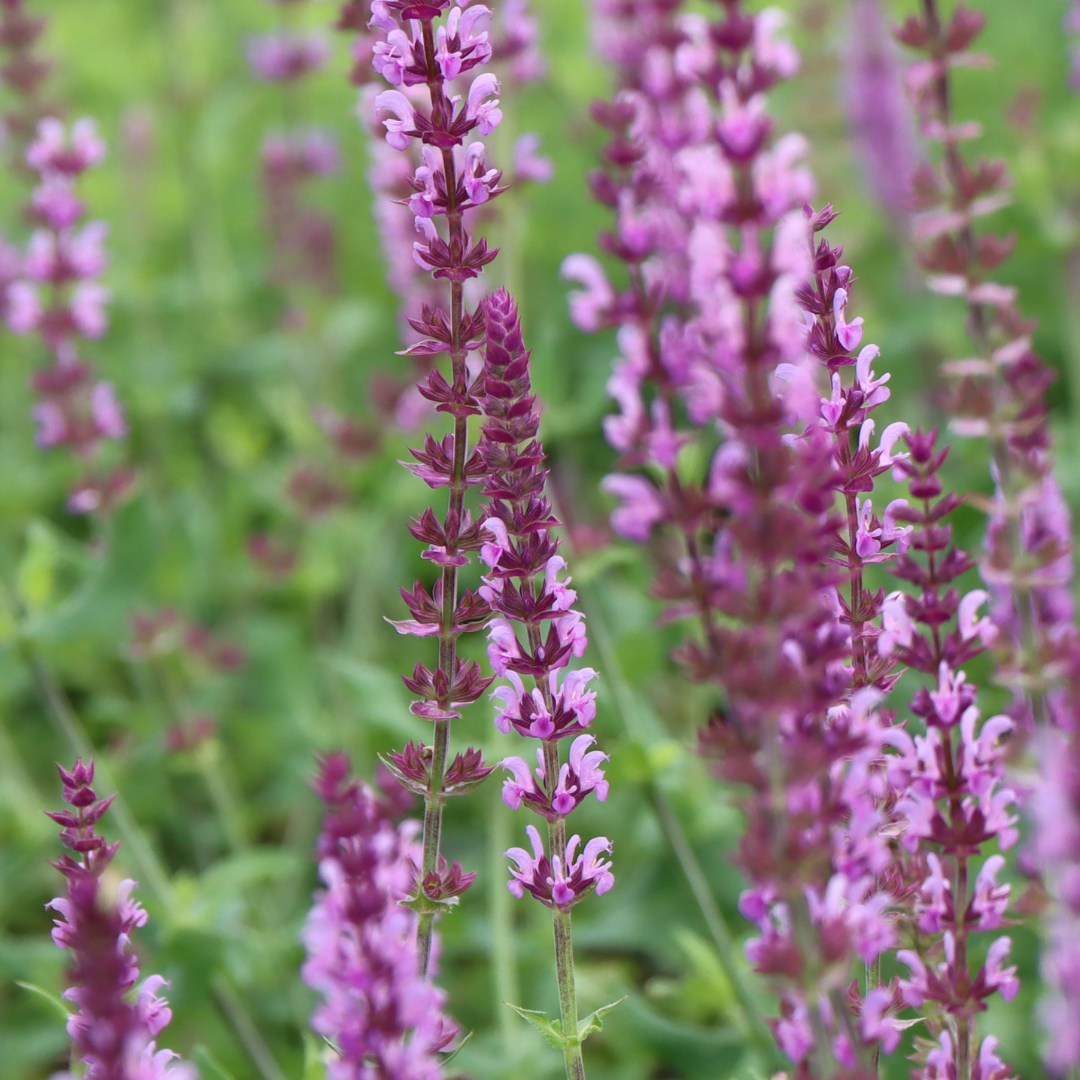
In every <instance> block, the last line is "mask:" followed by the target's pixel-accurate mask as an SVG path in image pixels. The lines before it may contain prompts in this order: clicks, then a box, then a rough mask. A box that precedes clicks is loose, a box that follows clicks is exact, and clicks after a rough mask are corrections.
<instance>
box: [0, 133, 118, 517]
mask: <svg viewBox="0 0 1080 1080" xmlns="http://www.w3.org/2000/svg"><path fill="white" fill-rule="evenodd" d="M104 155H105V146H104V144H103V143H102V142H101V140H100V139H99V138H98V136H97V130H96V127H95V125H94V122H93V120H89V119H82V120H78V121H76V122H75V123H74V124H73V125H72V126H71V129H70V131H69V130H68V129H67V128H66V127H65V125H64V124H63V123H61V121H59V120H56V119H53V118H51V117H47V118H46V119H44V120H42V121H41V123H40V124H39V125H38V130H37V137H36V138H35V140H34V141H33V142H32V143H31V144H30V146H29V147H28V148H27V151H26V160H27V163H28V164H29V165H30V166H31V167H32V168H33V169H34V170H35V171H36V172H37V174H38V177H39V179H40V183H39V184H38V187H37V188H36V190H35V191H34V194H33V197H32V200H31V205H30V212H31V215H32V217H33V219H34V220H35V221H36V222H37V223H38V224H39V228H37V229H35V230H34V233H33V235H32V236H31V237H30V243H29V247H28V249H27V252H26V256H25V258H24V259H23V261H22V275H23V276H22V277H21V278H20V280H18V281H16V282H15V283H14V284H12V285H11V286H10V287H9V289H8V292H7V312H6V318H7V325H8V328H9V329H10V330H11V331H12V332H13V333H16V334H36V335H37V336H39V337H40V338H41V340H42V342H43V343H44V344H45V346H46V347H47V348H48V350H49V352H50V353H51V354H52V357H53V359H54V363H53V365H52V366H51V367H48V368H45V369H42V370H40V371H38V372H37V374H36V375H35V376H34V380H33V386H34V390H35V391H36V392H37V394H38V403H37V405H35V406H34V419H35V420H36V421H37V425H38V430H37V442H38V445H39V446H41V447H43V448H51V447H54V446H65V447H67V448H68V449H69V450H70V452H71V453H72V454H73V456H74V457H75V459H76V461H78V462H79V463H80V465H81V466H82V468H83V476H82V478H81V479H80V480H79V482H78V484H77V486H76V487H75V489H74V490H73V491H72V493H71V496H70V498H69V499H68V509H69V510H70V511H71V512H72V513H75V514H88V513H94V512H99V511H105V510H108V509H110V508H111V507H113V506H115V505H116V503H117V501H118V500H119V499H120V498H122V496H123V495H124V493H125V492H126V491H127V489H128V487H129V486H130V484H131V481H132V475H131V472H130V471H129V470H128V469H125V468H115V469H113V470H112V471H109V472H102V471H100V470H98V469H95V468H93V467H92V466H91V463H92V462H93V461H94V460H95V459H96V458H99V457H100V451H101V448H102V445H103V443H104V442H105V441H106V440H119V439H122V438H124V436H125V435H126V434H127V424H126V422H125V420H124V413H123V409H122V407H121V405H120V402H119V400H118V399H117V396H116V391H115V390H114V388H113V386H112V384H111V383H109V382H105V381H103V380H100V379H98V378H97V377H96V376H95V374H94V371H93V368H92V367H91V366H90V365H89V364H88V363H86V362H85V361H84V360H82V359H80V357H79V345H80V342H81V340H83V339H92V338H99V337H101V336H102V334H104V333H105V330H106V329H107V327H108V318H107V315H106V311H105V305H106V303H107V302H108V299H109V290H108V289H107V288H105V286H103V285H102V284H101V282H100V281H99V280H98V278H99V276H100V275H101V273H102V272H103V271H104V269H105V263H106V256H105V247H104V244H105V236H106V234H107V232H108V229H107V227H106V226H105V224H104V223H103V222H100V221H91V222H87V223H85V224H83V225H80V224H79V222H80V220H81V219H82V217H83V213H84V206H83V203H82V200H81V199H80V198H79V197H78V195H76V193H75V182H76V180H77V179H78V177H79V176H80V175H81V174H82V173H83V172H85V171H86V170H87V169H88V168H90V167H91V166H93V165H96V164H97V163H98V162H99V161H100V160H101V159H102V157H104Z"/></svg>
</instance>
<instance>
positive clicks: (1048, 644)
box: [898, 0, 1080, 1070]
mask: <svg viewBox="0 0 1080 1080" xmlns="http://www.w3.org/2000/svg"><path fill="white" fill-rule="evenodd" d="M984 22H985V16H984V15H983V14H982V13H979V12H975V11H972V10H970V9H968V8H966V7H965V6H963V5H959V6H957V7H956V9H955V10H954V11H953V14H952V16H951V18H950V19H949V20H948V22H946V21H945V20H944V19H943V18H942V16H941V13H940V11H939V8H938V5H937V3H936V2H933V0H927V3H926V4H924V6H923V11H922V12H921V14H920V15H918V16H912V17H910V18H908V19H907V21H906V22H905V23H904V24H903V26H902V27H901V28H900V30H899V32H898V37H899V39H900V40H901V42H903V43H904V44H905V45H907V46H908V47H909V48H911V49H913V50H914V51H916V52H917V53H919V54H920V58H919V59H918V60H916V61H915V62H914V63H913V64H911V65H910V67H909V68H908V70H907V73H906V83H907V88H908V92H909V95H910V97H911V100H912V102H913V105H914V107H915V112H916V115H917V118H918V121H919V126H920V129H921V132H922V134H923V136H924V137H925V138H926V139H927V140H928V141H929V142H930V143H932V144H937V145H938V146H939V147H940V151H939V153H938V155H937V157H938V163H937V164H934V163H931V162H928V163H926V164H924V165H923V166H921V167H920V168H919V169H918V170H917V171H916V173H915V175H914V177H913V179H912V191H913V194H914V208H915V210H916V217H915V221H914V231H915V237H916V239H917V240H918V241H919V242H920V248H919V251H918V257H919V261H920V263H921V264H922V266H923V268H924V269H925V270H926V272H927V275H928V277H927V284H928V285H929V287H930V288H931V289H932V290H933V291H934V292H936V293H938V294H940V295H944V296H955V297H957V298H959V299H961V300H962V301H963V302H964V304H965V307H966V309H967V319H966V324H967V327H968V331H969V335H970V338H971V343H972V346H973V352H974V355H973V356H969V357H967V358H965V359H963V360H950V361H947V362H946V363H945V364H944V365H943V371H944V373H945V374H946V375H947V376H949V377H950V379H951V381H952V383H953V394H952V401H951V403H950V406H951V412H952V414H953V416H954V419H953V421H952V425H951V426H952V428H953V430H954V431H955V432H956V433H957V434H959V435H962V436H967V437H981V438H986V439H987V441H988V444H989V450H990V459H991V475H992V479H993V482H994V493H993V496H992V497H991V498H990V499H979V500H976V501H977V502H978V504H980V505H981V506H982V508H983V509H984V510H985V511H986V513H987V517H988V522H987V542H986V550H985V552H984V553H983V557H982V558H981V560H980V564H979V569H980V572H981V574H982V577H983V580H984V582H985V583H986V585H987V588H988V590H989V592H990V594H991V597H990V605H989V610H988V613H987V615H988V618H989V619H990V621H991V622H992V624H993V626H994V628H995V631H996V633H995V635H994V640H993V643H992V647H993V652H994V659H995V661H996V673H995V679H996V681H997V682H999V683H1001V684H1002V685H1004V686H1006V687H1008V688H1009V689H1011V690H1012V691H1013V694H1014V700H1013V704H1012V706H1011V707H1010V715H1011V717H1012V718H1013V720H1014V721H1015V722H1016V728H1017V730H1016V736H1017V741H1019V742H1022V741H1023V740H1025V739H1027V738H1029V737H1030V735H1031V732H1032V729H1033V727H1034V726H1035V725H1039V726H1042V727H1048V726H1056V727H1059V728H1060V729H1061V730H1062V731H1064V732H1066V733H1067V735H1066V737H1067V738H1068V739H1070V740H1072V741H1075V740H1076V739H1077V727H1076V721H1075V717H1076V716H1077V714H1078V710H1080V696H1078V692H1080V684H1078V683H1077V680H1076V678H1075V676H1074V672H1075V671H1076V670H1077V669H1078V666H1080V652H1078V650H1080V645H1078V640H1080V637H1078V634H1077V627H1076V619H1075V611H1074V604H1073V598H1072V529H1071V522H1070V518H1069V513H1068V509H1067V507H1066V505H1065V501H1064V499H1063V498H1062V495H1061V492H1060V489H1059V487H1058V484H1057V481H1056V479H1055V477H1054V474H1053V452H1052V439H1051V434H1050V428H1049V424H1048V403H1047V396H1046V395H1047V390H1048V388H1049V386H1050V384H1051V382H1052V381H1053V375H1052V373H1051V371H1050V370H1049V368H1047V366H1046V365H1045V364H1044V363H1043V362H1042V361H1041V360H1040V359H1039V358H1038V357H1037V356H1036V355H1035V353H1034V352H1033V350H1032V345H1031V330H1032V324H1031V323H1030V322H1029V321H1027V320H1025V319H1024V317H1023V315H1022V314H1021V312H1020V310H1019V308H1018V306H1017V302H1016V301H1017V290H1016V289H1015V288H1014V287H1012V286H1009V285H1006V284H1002V283H1000V282H998V281H995V280H993V279H992V277H991V275H992V274H993V273H994V272H995V271H996V270H997V268H998V267H999V266H1000V265H1001V264H1002V263H1003V262H1004V261H1005V259H1006V258H1007V257H1008V255H1009V253H1010V251H1011V248H1012V241H1011V239H1010V238H1008V237H1005V236H1001V235H998V234H995V233H993V232H990V231H986V230H980V229H979V228H978V225H979V222H980V219H981V218H984V217H985V216H987V215H988V214H991V213H993V212H994V211H995V210H998V209H1000V208H1001V207H1003V206H1005V205H1007V203H1008V202H1009V200H1010V190H1009V189H1010V186H1011V179H1010V177H1009V174H1008V171H1007V169H1006V167H1005V165H1004V163H1002V162H1000V161H986V160H983V159H978V160H974V161H973V160H971V159H970V158H969V157H968V156H967V155H966V154H965V150H964V143H965V142H966V141H968V140H970V139H972V138H974V137H976V136H977V135H978V134H979V128H978V125H972V124H969V123H962V122H959V121H958V120H957V118H956V117H955V116H954V115H953V112H952V102H953V100H954V99H955V94H954V92H953V87H952V80H953V71H954V70H955V69H956V68H958V67H961V66H964V65H965V64H979V63H981V62H982V61H981V58H980V57H979V56H978V55H977V54H974V53H972V52H971V46H972V45H973V43H974V42H975V40H976V39H977V37H978V35H979V33H980V32H981V31H982V28H983V24H984ZM1037 741H1038V743H1039V744H1040V745H1039V749H1040V750H1041V751H1042V752H1043V753H1045V751H1046V747H1047V746H1048V745H1051V744H1052V742H1053V737H1052V736H1048V735H1041V734H1040V735H1039V737H1038V740H1037ZM1062 755H1063V757H1064V759H1065V760H1073V759H1074V758H1075V751H1073V750H1067V751H1063V752H1062ZM1044 827H1045V821H1044ZM1051 828H1052V826H1051ZM1035 851H1036V854H1037V855H1039V854H1042V855H1046V854H1047V853H1048V852H1058V853H1059V854H1060V856H1061V859H1062V861H1061V862H1053V863H1044V864H1042V866H1041V869H1042V871H1043V875H1044V878H1045V879H1046V880H1047V882H1048V883H1049V884H1050V885H1051V888H1052V889H1054V890H1055V895H1054V903H1052V904H1051V905H1050V909H1049V910H1050V914H1049V916H1048V923H1047V930H1048V943H1047V953H1046V955H1047V961H1046V964H1045V965H1044V967H1045V972H1046V975H1047V982H1048V985H1049V989H1050V1006H1049V1007H1048V1009H1047V1010H1046V1013H1045V1016H1046V1017H1047V1019H1048V1021H1049V1023H1050V1042H1049V1047H1048V1053H1049V1055H1050V1058H1051V1059H1052V1061H1053V1062H1054V1065H1055V1067H1056V1068H1058V1069H1061V1070H1064V1069H1065V1068H1066V1067H1068V1066H1072V1065H1076V1064H1078V1063H1080V1044H1078V1043H1077V1040H1076V1039H1075V1036H1074V1034H1073V1031H1072V1029H1073V1028H1074V1027H1075V1023H1074V1022H1073V1021H1066V1020H1065V1019H1064V1018H1065V1017H1067V1016H1071V1017H1073V1018H1075V1016H1076V1015H1078V1014H1080V986H1078V985H1077V980H1076V979H1075V976H1074V975H1072V974H1070V973H1069V971H1068V965H1067V963H1066V964H1065V965H1064V966H1058V965H1057V964H1056V963H1055V958H1056V957H1057V956H1061V957H1067V956H1068V955H1069V948H1070V942H1069V941H1068V940H1065V939H1061V940H1059V934H1061V933H1062V932H1063V931H1064V932H1066V933H1067V932H1068V929H1069V926H1070V917H1071V916H1070V912H1073V911H1074V910H1075V900H1074V899H1073V898H1072V897H1071V895H1070V892H1069V887H1068V882H1069V881H1071V880H1072V879H1073V878H1074V877H1075V876H1076V875H1077V873H1078V865H1080V864H1078V863H1077V861H1076V858H1075V854H1074V853H1072V852H1071V851H1070V850H1069V849H1068V848H1061V847H1058V846H1056V845H1055V844H1053V843H1051V844H1049V845H1040V843H1039V841H1038V840H1037V839H1036V843H1035ZM1062 889H1064V891H1060V890H1062Z"/></svg>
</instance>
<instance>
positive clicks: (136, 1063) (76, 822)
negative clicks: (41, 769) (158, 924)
mask: <svg viewBox="0 0 1080 1080" xmlns="http://www.w3.org/2000/svg"><path fill="white" fill-rule="evenodd" d="M60 779H61V780H62V781H63V785H64V795H63V798H64V802H66V803H67V804H68V805H69V806H70V807H71V808H72V809H71V810H59V811H55V812H50V813H49V815H48V816H49V817H50V818H52V819H53V821H55V822H56V823H57V824H58V825H60V826H61V827H62V829H61V833H60V840H61V842H62V843H63V845H64V846H65V847H66V848H69V849H70V850H71V851H73V852H74V853H75V855H74V857H72V856H70V855H63V856H61V858H60V859H59V861H58V862H55V863H53V865H54V866H55V867H56V869H57V870H59V871H60V873H62V874H63V875H64V877H65V878H66V879H67V883H68V884H67V895H66V896H62V897H57V899H55V900H52V901H51V902H50V903H49V904H48V905H47V906H48V907H50V908H52V909H53V910H54V911H56V912H58V913H59V915H60V918H58V919H55V920H54V929H53V932H52V938H53V941H54V942H55V943H56V946H57V948H60V949H70V950H71V953H72V965H71V968H70V969H69V973H68V977H69V981H70V982H71V986H70V987H69V988H68V989H67V990H66V991H65V992H64V998H65V999H66V1000H68V1001H71V1002H72V1003H73V1004H74V1005H75V1006H76V1007H77V1010H78V1011H77V1012H74V1013H72V1014H71V1017H70V1019H69V1020H68V1034H69V1035H70V1036H71V1040H72V1046H73V1050H74V1054H75V1056H76V1057H77V1058H78V1060H79V1062H80V1063H81V1064H82V1065H83V1067H84V1068H85V1070H86V1073H85V1075H86V1077H87V1080H196V1073H195V1070H194V1069H193V1068H192V1067H191V1066H190V1065H187V1064H186V1063H184V1062H182V1061H180V1060H179V1058H178V1055H176V1054H174V1053H173V1052H172V1051H171V1050H158V1049H157V1046H156V1045H155V1042H154V1040H155V1039H156V1038H157V1037H158V1035H159V1034H160V1033H161V1032H162V1031H163V1030H164V1029H165V1027H167V1026H168V1024H169V1021H170V1020H171V1019H172V1012H171V1010H170V1009H169V1007H168V1004H167V1003H166V1002H165V1000H164V999H163V998H161V997H159V996H158V991H160V990H161V989H162V988H164V987H167V986H168V983H166V982H165V980H164V979H163V978H161V976H160V975H151V976H149V977H148V978H146V979H144V980H143V983H142V986H141V987H140V988H139V991H138V994H137V997H136V999H135V1001H134V1002H132V1001H131V1000H130V996H131V995H130V991H131V990H132V989H133V988H134V986H135V984H136V982H138V979H139V964H138V960H137V959H136V957H135V955H134V953H133V952H132V951H131V935H132V933H133V931H134V930H136V929H138V928H139V927H141V926H145V925H146V912H145V911H144V910H143V909H142V907H141V906H140V905H139V903H138V901H136V900H133V899H132V895H131V894H132V892H133V890H134V889H135V882H134V881H131V880H125V881H122V882H120V884H119V887H118V888H117V890H116V898H115V900H110V899H106V897H105V893H104V890H103V889H102V887H101V876H102V874H103V873H104V871H105V869H106V867H108V866H109V864H110V863H111V862H112V860H113V856H114V855H115V854H116V850H117V848H118V847H119V843H115V844H108V843H106V842H105V840H104V838H103V837H101V836H99V835H98V834H97V831H96V826H97V823H98V822H99V821H100V820H101V818H102V817H103V816H104V814H105V813H106V811H107V810H108V809H109V806H110V805H111V803H112V801H113V799H114V798H115V796H109V797H108V798H107V799H101V800H99V799H98V798H97V795H96V794H95V793H94V790H93V788H91V786H90V785H91V783H93V779H94V763H93V762H90V763H89V764H88V765H84V764H83V763H82V761H81V760H79V761H77V762H76V763H75V767H74V769H72V771H71V772H67V771H66V770H65V769H63V768H61V769H60Z"/></svg>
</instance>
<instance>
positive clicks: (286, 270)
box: [262, 129, 341, 292]
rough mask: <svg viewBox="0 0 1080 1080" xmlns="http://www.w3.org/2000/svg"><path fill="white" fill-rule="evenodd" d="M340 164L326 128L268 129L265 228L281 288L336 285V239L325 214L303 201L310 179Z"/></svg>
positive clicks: (264, 166)
mask: <svg viewBox="0 0 1080 1080" xmlns="http://www.w3.org/2000/svg"><path fill="white" fill-rule="evenodd" d="M340 165H341V162H340V158H339V154H338V148H337V143H336V142H335V141H334V139H333V138H332V136H330V135H329V134H328V133H327V132H325V131H320V130H318V129H298V130H292V131H287V132H272V133H270V134H268V135H267V136H266V138H265V139H264V140H263V145H262V181H263V191H264V192H265V195H266V217H267V228H268V231H269V233H270V238H271V242H272V244H273V267H272V273H273V278H274V281H275V282H276V283H277V284H278V285H280V286H282V287H283V288H289V287H293V288H296V287H299V286H300V285H302V284H307V285H314V286H316V287H317V288H319V289H321V290H323V291H324V292H329V291H331V290H332V288H333V286H334V253H335V248H336V237H335V233H334V226H333V223H332V222H331V221H330V219H329V218H327V217H326V215H325V214H323V213H321V212H319V211H317V210H314V209H312V208H310V207H307V206H305V205H304V204H303V201H302V198H301V196H302V194H303V190H304V187H305V185H306V184H307V182H308V181H309V180H312V179H314V178H317V177H323V176H330V175H332V174H334V173H335V172H337V171H338V169H339V168H340Z"/></svg>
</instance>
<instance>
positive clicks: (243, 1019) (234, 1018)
mask: <svg viewBox="0 0 1080 1080" xmlns="http://www.w3.org/2000/svg"><path fill="white" fill-rule="evenodd" d="M213 988H214V996H215V997H216V998H217V1000H218V1004H219V1005H220V1006H221V1010H222V1012H224V1013H225V1015H226V1016H227V1017H228V1018H229V1021H230V1022H231V1023H232V1026H233V1029H234V1030H235V1031H236V1034H237V1036H238V1038H239V1039H240V1041H241V1042H242V1043H243V1044H244V1049H245V1050H246V1051H247V1052H248V1055H249V1056H250V1057H251V1060H252V1061H253V1062H254V1063H255V1067H256V1068H257V1069H258V1070H259V1074H260V1075H261V1076H262V1078H263V1080H286V1077H285V1074H284V1073H283V1072H282V1071H281V1069H280V1068H279V1066H278V1063H277V1062H276V1061H275V1060H274V1055H273V1054H272V1053H271V1052H270V1048H269V1047H268V1046H267V1045H266V1042H265V1040H264V1039H263V1037H262V1035H261V1034H260V1033H259V1029H258V1028H257V1027H256V1026H255V1024H254V1023H253V1021H252V1019H251V1017H250V1015H249V1014H248V1011H247V1009H245V1008H244V1003H243V1002H242V1001H241V1000H240V995H239V994H237V992H236V990H235V989H234V988H233V985H232V983H231V982H229V980H228V979H227V978H226V977H225V976H224V975H216V976H214V979H213Z"/></svg>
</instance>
